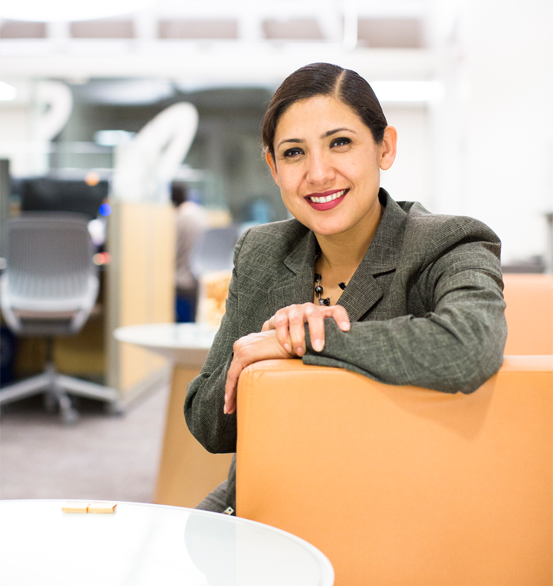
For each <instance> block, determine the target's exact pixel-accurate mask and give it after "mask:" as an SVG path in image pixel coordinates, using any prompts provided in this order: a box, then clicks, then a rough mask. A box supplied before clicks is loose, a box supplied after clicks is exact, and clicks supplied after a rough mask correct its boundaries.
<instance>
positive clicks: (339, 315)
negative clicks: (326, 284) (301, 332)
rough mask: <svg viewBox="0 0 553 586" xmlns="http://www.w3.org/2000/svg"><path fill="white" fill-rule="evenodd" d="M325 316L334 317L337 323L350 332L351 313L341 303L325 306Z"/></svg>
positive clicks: (344, 330)
mask: <svg viewBox="0 0 553 586" xmlns="http://www.w3.org/2000/svg"><path fill="white" fill-rule="evenodd" d="M323 312H324V316H325V317H332V318H333V319H334V321H335V322H336V325H337V326H338V327H339V328H340V329H341V330H342V331H343V332H348V331H349V329H350V321H349V315H348V312H347V311H346V309H345V307H342V306H341V305H331V306H330V307H324V308H323Z"/></svg>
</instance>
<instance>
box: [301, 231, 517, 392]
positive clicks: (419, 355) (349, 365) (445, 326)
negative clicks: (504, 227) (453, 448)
mask: <svg viewBox="0 0 553 586" xmlns="http://www.w3.org/2000/svg"><path fill="white" fill-rule="evenodd" d="M415 287H417V289H418V294H419V295H420V297H421V298H422V299H424V300H426V304H427V307H428V309H429V311H428V312H427V313H426V315H423V316H419V317H415V316H414V315H404V316H400V317H395V318H393V319H390V320H387V321H365V322H357V323H353V324H352V326H351V329H350V331H349V332H342V331H340V330H339V329H338V327H337V326H336V324H335V322H334V320H332V319H326V320H325V338H326V342H325V347H324V349H323V351H322V352H320V353H317V352H315V351H314V350H313V348H312V346H311V343H310V338H309V333H308V332H307V336H306V337H307V352H306V354H305V355H304V357H303V361H304V363H306V364H316V365H326V366H336V367H341V368H346V369H348V370H351V371H354V372H358V373H360V374H363V375H366V376H368V377H370V378H373V379H375V380H377V381H380V382H383V383H388V384H395V385H415V386H420V387H424V388H428V389H435V390H438V391H443V392H450V393H455V392H457V391H461V392H463V393H471V392H473V391H475V390H476V389H477V388H478V387H479V386H481V385H482V384H483V383H484V382H485V381H486V380H487V379H488V378H489V377H490V376H492V375H493V374H494V373H495V372H496V371H497V370H498V369H499V367H500V366H501V364H502V361H503V350H504V347H505V340H506V337H507V324H506V321H505V315H504V310H505V302H504V300H503V294H502V289H503V281H502V278H501V269H500V264H499V241H497V243H491V242H485V241H470V240H469V241H465V242H463V243H459V244H458V245H457V246H455V247H452V248H451V249H449V250H447V251H446V252H445V253H444V254H442V255H440V256H439V258H437V259H436V260H435V261H434V262H432V263H429V265H428V266H427V267H426V268H425V269H424V270H422V271H421V272H420V274H419V275H418V276H417V278H416V280H415Z"/></svg>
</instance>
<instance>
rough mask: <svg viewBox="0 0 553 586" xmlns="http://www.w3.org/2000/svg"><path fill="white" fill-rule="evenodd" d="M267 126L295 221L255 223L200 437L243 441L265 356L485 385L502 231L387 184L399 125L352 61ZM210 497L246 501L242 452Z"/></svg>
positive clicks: (309, 80) (313, 74)
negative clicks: (245, 414) (248, 371)
mask: <svg viewBox="0 0 553 586" xmlns="http://www.w3.org/2000/svg"><path fill="white" fill-rule="evenodd" d="M262 133H263V143H264V147H265V158H266V161H267V164H268V165H269V168H270V170H271V173H272V175H273V178H274V180H275V182H276V183H277V185H278V186H279V188H280V191H281V195H282V200H283V202H284V204H285V205H286V207H287V208H288V210H289V211H290V213H291V214H292V215H293V216H294V219H292V220H287V221H285V222H276V223H273V224H266V225H264V226H259V227H257V228H253V229H251V230H249V231H247V232H246V233H245V234H244V235H243V236H242V237H241V239H240V240H239V242H238V244H237V245H236V249H235V254H234V271H233V277H232V281H231V284H230V289H229V296H228V300H227V306H226V314H225V316H224V318H223V321H222V324H221V327H220V329H219V331H218V333H217V336H216V338H215V341H214V343H213V346H212V349H211V351H210V353H209V356H208V358H207V360H206V362H205V364H204V367H203V369H202V372H201V374H200V376H199V377H197V378H196V379H195V380H194V381H192V383H191V384H190V385H189V387H188V393H187V396H186V403H185V415H186V421H187V423H188V426H189V427H190V430H191V431H192V433H193V434H194V435H195V436H196V438H197V439H198V440H199V441H200V443H202V444H203V445H204V447H206V448H207V449H208V450H209V451H211V452H234V451H235V450H236V414H235V412H236V408H237V406H236V386H237V383H238V378H239V376H240V373H241V372H242V371H243V369H244V368H245V367H246V366H248V365H249V364H251V363H253V362H257V361H260V360H266V359H273V358H298V359H300V358H301V359H302V360H303V362H304V363H306V364H318V365H323V366H337V367H341V368H346V369H348V370H352V371H354V372H358V373H361V374H363V375H365V376H368V377H370V378H373V379H375V380H378V381H381V382H384V383H388V384H397V385H416V386H421V387H425V388H428V389H434V390H436V391H441V392H447V393H456V392H463V393H471V392H473V391H475V390H476V389H477V388H478V387H479V386H480V385H482V383H483V382H484V381H485V380H487V379H488V378H489V377H490V376H491V375H492V374H494V373H495V372H496V371H497V370H498V368H499V367H500V365H501V362H502V359H503V349H504V345H505V338H506V333H507V332H506V324H505V316H504V309H505V303H504V301H503V295H502V289H503V282H502V277H501V270H500V264H499V255H500V247H501V245H500V242H499V239H498V238H497V236H496V235H495V234H494V233H493V232H492V231H491V230H490V229H489V228H488V227H487V226H485V225H484V224H482V223H481V222H479V221H478V220H474V219H472V218H466V217H453V216H437V215H436V216H435V215H432V214H431V213H430V212H428V211H427V210H425V209H424V208H423V207H422V206H421V205H420V204H418V203H416V202H395V201H394V200H393V199H392V198H391V197H390V196H389V195H388V193H387V192H386V191H384V190H383V189H382V188H381V187H380V170H381V169H388V168H389V167H390V166H391V165H392V164H393V162H394V159H395V155H396V142H397V133H396V131H395V129H394V128H393V127H391V126H389V125H388V124H387V121H386V118H385V117H384V114H383V113H382V109H381V107H380V104H379V103H378V100H377V99H376V97H375V95H374V92H373V91H372V89H371V87H370V85H369V84H368V83H367V82H366V81H365V80H364V79H363V78H361V77H360V76H359V75H358V74H357V73H355V72H354V71H350V70H347V69H343V68H341V67H338V66H336V65H330V64H328V63H315V64H312V65H308V66H305V67H303V68H301V69H299V70H298V71H296V72H294V73H293V74H292V75H290V76H289V77H288V78H287V79H286V80H285V81H284V82H283V84H282V85H281V86H280V88H279V89H278V90H277V91H276V93H275V95H274V96H273V99H272V100H271V103H270V104H269V108H268V110H267V113H266V115H265V118H264V122H263V131H262ZM360 506H362V505H361V503H360ZM199 507H200V508H204V509H208V510H213V511H221V512H222V511H224V510H225V509H227V510H228V511H229V512H234V508H235V463H234V461H233V465H232V466H231V470H230V473H229V479H228V482H227V481H225V483H223V485H221V486H220V487H219V488H218V489H216V490H215V491H214V493H212V494H211V495H209V496H208V497H207V498H206V499H205V501H204V502H202V503H201V504H200V505H199Z"/></svg>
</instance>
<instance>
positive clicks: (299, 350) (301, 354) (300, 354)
mask: <svg viewBox="0 0 553 586" xmlns="http://www.w3.org/2000/svg"><path fill="white" fill-rule="evenodd" d="M296 354H297V355H298V356H303V348H302V347H301V346H298V347H297V348H296Z"/></svg>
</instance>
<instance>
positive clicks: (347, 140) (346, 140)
mask: <svg viewBox="0 0 553 586" xmlns="http://www.w3.org/2000/svg"><path fill="white" fill-rule="evenodd" d="M350 143H351V139H350V138H346V137H345V136H341V137H340V138H335V139H334V140H333V141H332V142H331V143H330V147H331V148H332V147H335V146H344V145H346V144H350Z"/></svg>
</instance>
